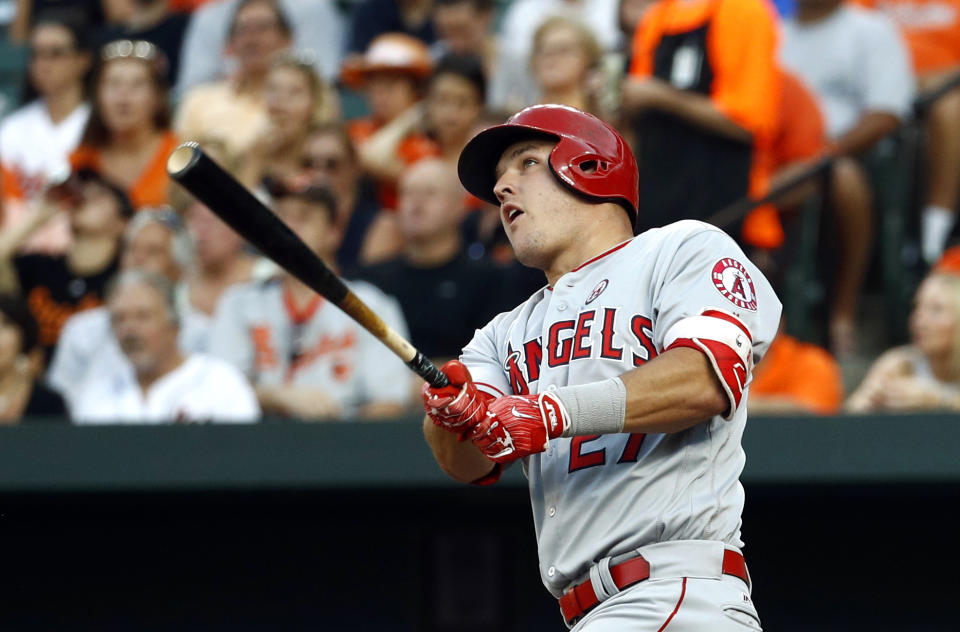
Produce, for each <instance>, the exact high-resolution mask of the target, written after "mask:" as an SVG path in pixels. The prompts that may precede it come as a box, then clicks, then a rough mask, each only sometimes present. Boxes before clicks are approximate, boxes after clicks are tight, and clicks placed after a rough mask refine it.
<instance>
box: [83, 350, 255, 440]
mask: <svg viewBox="0 0 960 632" xmlns="http://www.w3.org/2000/svg"><path fill="white" fill-rule="evenodd" d="M80 393H81V395H80V397H79V399H78V400H77V403H76V405H75V407H74V409H73V412H72V415H73V421H74V422H75V423H77V424H119V423H129V424H161V423H173V422H203V421H220V422H231V423H234V422H235V423H250V422H254V421H257V419H259V418H260V405H259V404H258V403H257V396H256V394H255V393H254V392H253V388H252V387H251V386H250V384H249V383H248V382H247V380H246V378H244V377H243V375H241V374H240V372H239V371H237V370H236V369H235V368H233V367H232V366H230V364H228V363H226V362H224V361H223V360H220V359H218V358H213V357H211V356H207V355H204V354H201V353H196V354H193V355H190V356H188V357H187V358H186V360H184V362H183V364H181V365H180V366H179V367H177V368H176V369H174V370H173V371H171V372H170V373H167V374H166V375H164V376H163V377H161V378H160V379H159V380H157V381H156V382H154V383H153V384H152V385H151V386H150V388H149V389H147V392H146V393H144V392H143V389H142V388H140V384H139V383H138V382H137V379H136V376H135V375H134V371H133V368H132V367H131V365H130V363H129V362H123V363H117V364H115V365H114V366H113V370H112V371H110V372H106V371H98V372H97V373H96V374H94V375H91V376H90V379H89V380H87V381H86V382H85V384H84V386H83V388H82V389H81V390H80Z"/></svg>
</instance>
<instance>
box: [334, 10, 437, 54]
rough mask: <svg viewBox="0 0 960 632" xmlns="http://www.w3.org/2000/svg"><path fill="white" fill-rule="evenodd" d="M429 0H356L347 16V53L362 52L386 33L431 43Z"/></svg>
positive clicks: (433, 36)
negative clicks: (404, 35) (403, 34)
mask: <svg viewBox="0 0 960 632" xmlns="http://www.w3.org/2000/svg"><path fill="white" fill-rule="evenodd" d="M432 5H433V2H432V0H358V1H357V2H356V3H354V5H353V10H352V12H351V15H350V26H349V30H348V32H349V35H348V40H347V53H348V54H352V55H362V54H363V53H364V51H366V50H367V49H368V48H369V47H370V44H371V43H373V41H374V40H375V39H377V38H378V37H380V36H381V35H383V34H385V33H405V34H406V35H409V36H410V37H415V38H417V39H418V40H420V41H422V42H424V43H426V44H432V43H433V41H434V39H436V36H435V35H434V31H433V22H432V21H431V19H430V17H431V13H430V10H431V8H432Z"/></svg>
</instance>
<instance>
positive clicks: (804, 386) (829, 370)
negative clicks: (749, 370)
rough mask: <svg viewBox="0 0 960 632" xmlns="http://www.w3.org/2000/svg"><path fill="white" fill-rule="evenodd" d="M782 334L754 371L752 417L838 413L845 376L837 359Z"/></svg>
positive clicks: (821, 350)
mask: <svg viewBox="0 0 960 632" xmlns="http://www.w3.org/2000/svg"><path fill="white" fill-rule="evenodd" d="M783 325H784V321H783V319H782V318H781V320H780V331H779V332H777V337H776V338H774V340H773V342H772V343H771V345H770V348H769V349H768V350H767V354H766V355H765V356H763V360H762V361H761V362H760V363H759V364H758V365H757V366H756V368H755V369H754V371H753V381H752V382H750V404H749V406H750V414H751V415H787V414H791V413H793V414H796V413H813V414H817V415H833V414H836V413H837V412H838V411H839V410H840V407H841V406H842V405H843V377H842V376H841V374H840V367H839V366H838V365H837V362H836V360H834V359H833V357H832V356H831V355H830V353H829V352H827V350H826V349H822V348H820V347H818V346H816V345H812V344H809V343H806V342H801V341H800V340H797V339H796V338H794V337H793V336H791V335H789V334H788V333H786V332H785V331H784V330H783Z"/></svg>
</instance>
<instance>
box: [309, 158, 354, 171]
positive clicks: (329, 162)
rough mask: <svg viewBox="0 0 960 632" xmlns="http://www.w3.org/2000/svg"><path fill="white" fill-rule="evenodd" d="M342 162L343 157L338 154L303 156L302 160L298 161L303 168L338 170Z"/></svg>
mask: <svg viewBox="0 0 960 632" xmlns="http://www.w3.org/2000/svg"><path fill="white" fill-rule="evenodd" d="M344 162H345V161H344V159H343V158H342V157H340V156H304V157H303V160H301V161H300V165H301V166H302V167H303V168H304V169H317V170H320V171H340V168H341V167H343V164H344Z"/></svg>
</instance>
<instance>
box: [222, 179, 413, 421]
mask: <svg viewBox="0 0 960 632" xmlns="http://www.w3.org/2000/svg"><path fill="white" fill-rule="evenodd" d="M270 190H271V195H272V196H273V199H274V209H275V210H276V213H277V215H278V216H279V217H280V218H281V219H282V220H283V221H284V222H285V223H286V224H287V225H288V226H290V228H291V229H292V230H293V231H294V233H296V234H297V235H298V236H299V237H300V239H302V240H303V241H304V242H305V243H306V244H307V245H308V246H309V247H310V248H311V249H312V250H313V251H314V252H315V253H316V254H317V255H318V256H319V257H320V258H321V259H322V260H323V261H325V262H326V263H327V265H331V266H332V265H333V262H334V258H335V252H336V248H337V243H338V242H339V240H340V236H341V231H340V229H339V227H338V226H337V224H336V221H335V212H336V210H335V209H336V203H335V201H334V200H333V198H332V196H331V195H330V193H329V192H328V191H327V190H326V189H324V188H321V187H317V186H315V185H313V184H310V183H307V184H306V185H299V184H298V183H273V185H272V186H271V187H270ZM350 287H351V288H352V290H353V292H354V293H355V294H356V295H357V297H359V298H360V300H362V301H363V302H364V303H366V304H367V305H368V306H369V307H370V308H371V309H372V310H373V311H374V312H375V313H376V314H378V315H379V316H380V317H381V318H383V319H384V321H385V322H386V323H387V324H388V325H390V326H391V327H392V328H393V329H395V330H396V331H398V332H399V333H400V334H401V335H403V336H406V325H405V323H404V321H403V316H402V314H401V312H400V308H399V307H398V306H397V304H396V302H395V301H394V300H393V299H392V298H389V297H387V296H386V295H384V294H383V293H381V292H380V291H379V290H377V289H376V288H375V287H373V286H371V285H369V284H366V283H351V284H350ZM212 331H213V334H212V338H211V345H210V349H211V352H212V353H213V354H214V355H216V356H218V357H221V358H224V359H226V360H228V361H229V362H230V363H231V364H233V365H234V366H235V367H237V368H239V369H240V370H241V371H243V372H244V373H245V374H246V375H247V376H248V377H249V378H250V380H251V382H253V384H254V385H255V386H256V391H257V397H258V398H259V400H260V405H261V407H262V408H263V410H264V411H265V412H266V413H268V414H269V413H272V414H279V415H284V416H290V417H297V418H301V419H310V420H320V419H331V418H344V417H347V418H350V417H357V418H361V419H369V418H376V417H393V416H396V415H397V414H399V413H400V412H401V411H402V410H403V407H404V406H405V405H406V404H407V402H408V401H409V395H410V394H409V389H408V388H407V385H408V384H409V376H408V373H407V368H406V367H405V366H404V364H403V362H402V361H400V360H399V359H398V358H396V357H395V356H394V355H393V354H391V353H390V352H389V351H387V350H386V349H385V348H384V347H383V345H382V344H381V343H380V342H379V341H378V340H377V339H376V338H374V337H373V336H372V335H371V334H370V333H368V332H367V331H366V330H365V329H363V328H362V327H360V325H358V324H357V323H356V321H354V320H353V319H351V318H350V317H349V316H347V315H345V314H344V313H343V312H342V311H340V310H339V309H337V307H336V306H335V305H330V304H328V303H327V301H326V300H325V299H324V298H322V297H321V296H319V295H317V294H316V293H315V292H314V291H313V290H311V289H310V288H309V287H307V286H306V285H304V284H303V283H301V282H300V281H298V280H297V279H296V278H294V277H292V276H290V275H289V274H286V273H282V274H279V275H277V276H275V277H273V278H272V279H270V280H268V281H255V282H252V283H247V284H244V285H239V286H235V287H232V288H230V289H229V290H227V292H226V293H225V294H224V296H223V298H222V299H221V301H220V304H219V305H218V306H217V314H216V317H215V319H214V326H213V330H212Z"/></svg>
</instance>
